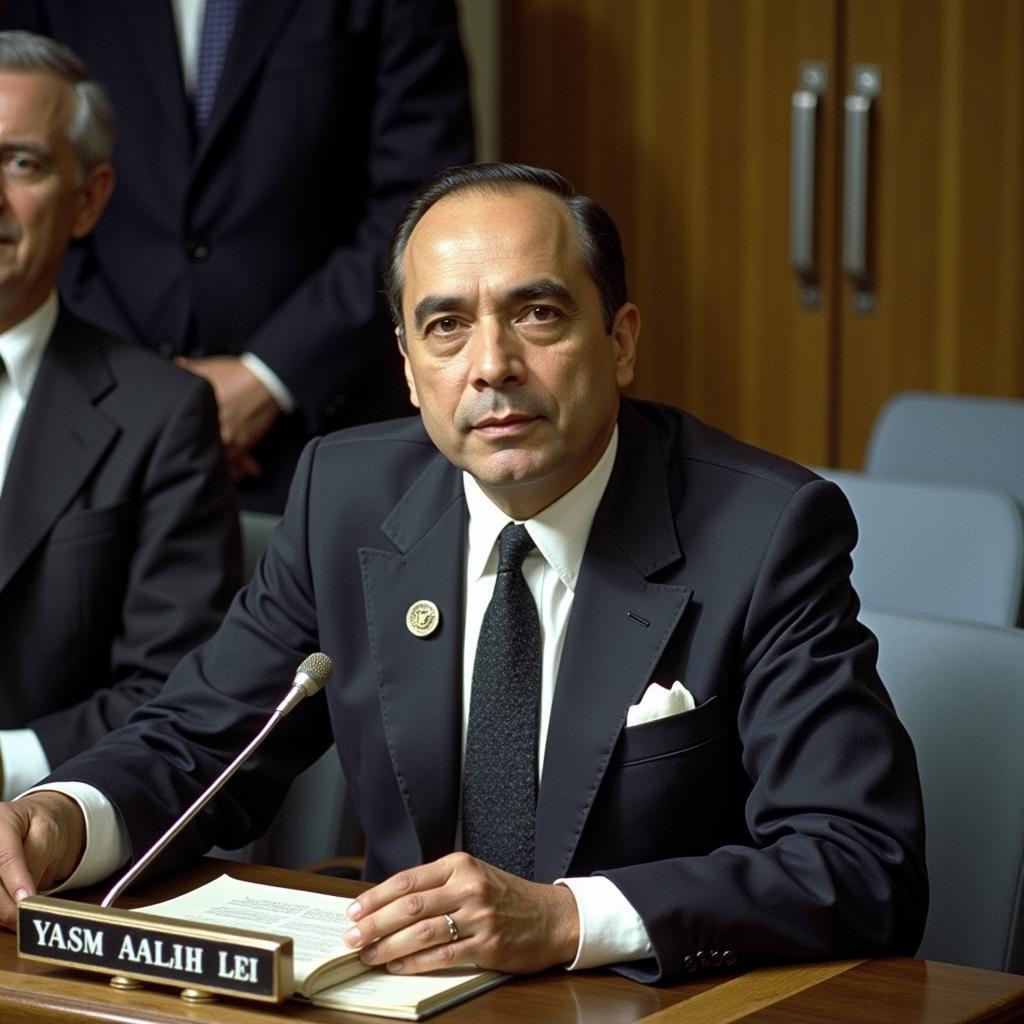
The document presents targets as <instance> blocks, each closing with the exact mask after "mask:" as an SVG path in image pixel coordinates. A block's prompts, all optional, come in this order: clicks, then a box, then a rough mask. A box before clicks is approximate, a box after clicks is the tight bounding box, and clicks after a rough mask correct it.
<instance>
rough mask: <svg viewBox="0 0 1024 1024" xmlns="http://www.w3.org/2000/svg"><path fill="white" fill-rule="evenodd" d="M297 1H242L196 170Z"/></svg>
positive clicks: (199, 148) (195, 166)
mask: <svg viewBox="0 0 1024 1024" xmlns="http://www.w3.org/2000/svg"><path fill="white" fill-rule="evenodd" d="M297 3H298V0H275V2H274V3H266V2H262V3H261V2H250V3H244V4H242V6H241V9H240V10H239V12H238V20H237V22H236V23H235V30H234V32H233V33H232V36H231V42H230V44H229V46H228V52H227V57H226V59H225V61H224V70H223V71H222V72H221V76H220V81H219V82H218V83H217V94H216V96H215V97H214V101H213V109H212V110H211V111H210V120H209V122H208V123H207V125H206V129H205V131H204V132H203V135H202V138H201V139H200V140H199V144H198V146H197V148H196V154H195V161H194V164H193V173H195V171H197V170H198V168H199V165H200V164H201V163H202V161H203V159H204V158H205V156H206V154H207V152H208V151H209V149H210V146H211V145H212V143H213V140H214V139H215V138H216V137H217V135H218V133H219V132H220V130H221V128H222V127H223V126H224V123H225V121H226V120H227V118H228V116H229V115H230V113H231V111H232V110H233V109H234V107H235V105H236V104H237V103H238V101H239V100H240V99H241V97H242V94H243V93H244V92H245V89H246V87H247V86H248V85H249V83H250V82H251V81H252V78H253V76H254V75H255V74H256V72H257V70H258V69H259V66H260V64H261V63H262V62H263V60H264V59H265V58H266V54H267V50H269V49H270V47H271V45H272V44H273V43H274V41H275V40H276V39H277V37H278V35H279V34H280V29H281V26H282V25H283V24H284V22H285V21H286V20H287V19H288V18H289V17H290V16H291V13H292V10H293V9H294V8H295V5H296V4H297Z"/></svg>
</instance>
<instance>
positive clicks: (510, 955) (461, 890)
mask: <svg viewBox="0 0 1024 1024" xmlns="http://www.w3.org/2000/svg"><path fill="white" fill-rule="evenodd" d="M349 914H350V916H351V917H352V918H353V919H354V920H355V921H356V922H357V924H356V927H355V928H352V929H351V930H350V931H349V932H348V933H347V934H346V936H345V941H346V942H348V944H349V945H350V946H354V947H362V954H361V958H362V960H363V962H364V963H367V964H373V965H376V966H381V965H387V969H388V970H389V971H392V972H393V973H395V974H418V973H420V972H421V971H434V970H438V969H439V968H443V967H451V966H454V965H456V964H471V963H472V964H476V965H477V966H478V967H483V968H493V969H495V970H499V971H507V972H509V973H512V974H527V973H530V972H533V971H541V970H544V969H545V968H547V967H553V966H554V965H556V964H568V963H571V962H572V961H573V959H574V958H575V956H576V949H577V946H578V945H579V915H578V914H577V912H576V901H575V898H574V897H573V895H572V892H571V891H570V890H569V889H567V888H566V887H565V886H564V885H541V884H538V883H537V882H528V881H525V880H523V879H522V878H518V877H517V876H515V875H510V874H508V873H506V872H504V871H499V870H498V869H497V868H495V867H492V866H491V865H490V864H485V863H484V862H483V861H481V860H477V859H476V858H475V857H471V856H470V855H469V854H468V853H450V854H448V855H447V856H446V857H442V858H441V859H440V860H436V861H433V862H432V863H430V864H424V865H422V866H421V867H416V868H410V869H409V870H408V871H401V872H399V873H398V874H396V875H393V876H392V877H391V878H389V879H387V881H384V882H381V883H380V885H377V886H374V888H372V889H368V890H367V891H366V892H364V893H360V895H359V898H358V904H353V905H352V906H351V907H350V908H349ZM445 915H448V917H450V918H451V920H452V921H453V922H454V925H455V927H456V928H457V930H458V931H457V935H458V937H457V938H455V939H454V940H453V937H452V934H451V931H450V929H449V926H448V921H447V920H446V918H445Z"/></svg>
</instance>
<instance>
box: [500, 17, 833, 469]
mask: <svg viewBox="0 0 1024 1024" xmlns="http://www.w3.org/2000/svg"><path fill="white" fill-rule="evenodd" d="M502 45H503V48H504V57H503V65H504V79H503V96H504V102H503V109H502V124H503V139H504V156H505V158H506V159H511V160H522V161H525V162H527V163H534V164H540V165H544V166H549V167H553V168H555V169H556V170H559V171H561V172H563V173H565V174H566V175H568V177H570V178H571V179H572V181H573V182H574V183H575V184H576V186H577V188H579V189H580V190H582V191H584V192H588V193H589V194H591V195H593V196H595V198H597V199H598V201H600V202H601V203H602V204H603V205H604V206H606V207H607V208H608V210H609V212H611V214H612V216H613V217H614V218H615V219H616V222H617V223H618V225H619V227H620V230H621V231H622V234H623V242H624V245H625V249H626V257H627V265H628V273H629V281H630V288H631V292H632V295H633V298H634V299H635V301H636V302H637V304H638V305H639V306H640V310H641V314H642V316H643V328H642V332H641V348H640V366H639V372H638V376H637V380H636V383H635V385H634V387H633V389H632V390H633V393H635V394H636V395H639V396H642V397H645V398H654V399H657V400H661V401H666V402H672V403H675V404H678V405H681V406H683V407H685V408H688V409H690V410H691V411H692V412H694V413H696V414H697V415H698V416H701V417H702V418H704V419H707V420H709V421H711V422H712V423H715V424H716V425H719V426H721V427H724V428H725V429H726V430H729V431H730V432H732V433H734V434H737V435H739V436H741V437H743V438H745V439H747V440H750V441H753V442H754V443H757V444H760V445H763V446H765V447H768V448H771V449H774V450H776V451H782V452H785V453H786V454H789V455H791V456H793V457H795V458H798V459H803V460H806V461H810V462H818V463H824V462H826V461H828V458H829V456H830V454H831V443H832V442H831V409H832V395H831V387H832V379H833V376H834V354H833V351H832V349H831V335H832V330H833V323H832V320H833V315H834V304H833V300H832V295H833V294H834V289H833V270H832V266H831V261H830V254H831V253H832V251H833V249H834V230H835V227H834V225H835V218H834V195H833V194H832V193H831V192H830V191H829V188H828V186H827V183H828V182H829V181H830V180H831V179H833V178H834V174H835V166H834V163H835V161H834V156H833V154H834V150H835V145H834V133H835V124H836V120H835V109H834V101H832V102H833V109H829V107H828V103H829V100H828V98H827V97H826V101H825V105H824V106H823V108H822V110H821V111H820V113H819V117H818V129H819V130H818V146H817V150H818V178H819V182H824V183H826V187H824V188H822V189H820V192H819V195H818V197H817V202H816V204H815V210H816V214H817V219H818V224H817V228H818V230H817V247H818V259H819V264H820V267H821V273H822V282H821V283H822V284H823V286H824V287H823V289H822V294H823V295H824V296H825V298H824V301H823V302H822V303H821V305H820V306H819V308H818V309H816V310H813V311H808V310H805V309H802V308H801V307H800V306H799V304H798V303H797V300H796V293H797V287H796V281H795V278H794V276H793V274H792V272H791V271H790V269H789V260H788V217H789V212H788V210H789V207H788V195H789V146H790V97H791V95H792V93H793V92H794V90H795V89H796V87H797V84H798V71H799V66H800V63H801V62H802V61H806V60H815V61H820V62H822V63H823V64H825V65H826V66H832V65H834V62H835V53H834V51H835V45H836V8H835V5H834V4H833V3H821V2H819V0H683V2H680V0H637V2H625V3H624V2H622V0H513V2H511V3H507V4H506V6H505V21H504V30H503V44H502Z"/></svg>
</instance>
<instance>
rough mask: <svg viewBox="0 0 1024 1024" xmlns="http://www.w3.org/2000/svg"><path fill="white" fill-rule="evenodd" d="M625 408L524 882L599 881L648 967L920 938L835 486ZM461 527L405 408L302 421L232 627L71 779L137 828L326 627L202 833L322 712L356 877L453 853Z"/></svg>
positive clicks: (262, 702)
mask: <svg viewBox="0 0 1024 1024" xmlns="http://www.w3.org/2000/svg"><path fill="white" fill-rule="evenodd" d="M620 431H621V433H620V446H619V451H618V455H617V458H616V462H615V466H614V469H613V473H612V477H611V480H610V482H609V484H608V488H607V490H606V492H605V495H604V497H603V499H602V501H601V504H600V507H599V509H598V512H597V515H596V518H595V521H594V525H593V527H592V530H591V534H590V538H589V541H588V545H587V548H586V553H585V556H584V559H583V564H582V567H581V572H580V577H579V582H578V587H577V590H576V594H575V599H574V604H573V609H572V615H571V619H570V622H569V626H568V633H567V636H566V640H565V646H564V650H563V654H562V659H561V664H560V668H559V673H558V680H557V686H556V691H555V696H554V703H553V707H552V711H551V720H550V728H549V733H548V740H547V748H546V754H545V761H544V770H543V778H542V782H541V787H540V795H539V800H538V806H537V827H536V828H537V830H536V878H537V879H538V880H541V881H551V880H553V879H554V878H556V877H558V876H560V875H574V874H586V873H591V872H603V873H605V874H607V875H608V876H609V877H611V878H612V880H613V881H614V882H615V883H616V885H618V886H619V888H620V889H621V890H622V891H623V892H624V893H625V895H626V896H627V897H628V898H629V900H630V901H631V902H632V904H633V906H634V907H636V909H637V910H638V911H639V913H640V915H641V916H642V918H643V920H644V923H645V925H646V926H647V929H648V931H649V933H650V936H651V939H652V941H653V944H654V949H655V958H654V960H652V961H650V962H641V963H638V964H633V965H627V966H625V967H623V968H622V969H623V970H625V971H626V972H628V973H631V974H633V975H634V976H636V977H639V978H642V979H644V980H656V979H660V978H668V977H672V976H673V975H678V974H679V973H681V972H682V971H684V970H686V969H687V968H688V966H689V967H694V966H696V965H697V964H698V958H697V954H698V953H700V952H701V951H703V952H704V953H706V954H708V958H709V959H713V960H714V961H715V962H717V960H718V957H712V954H715V953H717V954H719V956H725V954H727V953H728V952H729V951H732V952H733V953H735V954H736V956H737V958H738V962H739V963H740V964H741V965H742V964H747V963H749V962H751V961H752V960H758V959H766V958H797V957H799V958H804V957H837V956H845V955H860V954H869V953H880V952H884V951H900V952H905V953H909V952H913V950H914V949H915V948H916V944H917V942H918V940H919V937H920V933H921V929H922V927H923V922H924V914H925V908H926V904H927V883H926V879H925V870H924V863H923V835H922V832H923V826H922V815H921V803H920V793H919V787H918V780H917V773H916V766H915V759H914V753H913V749H912V747H911V744H910V741H909V739H908V737H907V735H906V733H905V732H904V730H903V728H902V727H901V725H900V723H899V722H898V721H897V719H896V716H895V714H894V713H893V710H892V706H891V704H890V702H889V699H888V697H887V695H886V693H885V691H884V689H883V687H882V685H881V683H880V682H879V679H878V677H877V675H876V672H875V655H876V644H875V641H874V638H873V637H872V636H871V635H870V634H869V633H868V631H867V630H866V629H865V628H864V627H863V626H862V625H860V624H859V622H858V621H857V611H858V603H857V600H856V597H855V595H854V593H853V591H852V589H851V587H850V580H849V574H850V564H851V563H850V556H849V553H850V549H851V547H852V545H853V544H854V542H855V536H856V531H855V527H854V523H853V518H852V515H851V513H850V510H849V506H848V505H847V503H846V501H845V499H844V498H843V496H842V494H841V492H840V491H839V490H838V488H836V487H835V486H834V485H833V484H831V483H827V482H825V481H822V480H821V479H820V478H818V477H816V476H815V475H814V474H812V473H810V472H809V471H807V470H805V469H803V468H801V467H798V466H795V465H793V464H791V463H787V462H785V461H783V460H781V459H778V458H775V457H773V456H770V455H767V454H766V453H764V452H760V451H757V450H756V449H753V448H750V447H748V446H746V445H742V444H740V443H738V442H736V441H734V440H732V439H730V438H728V437H726V436H725V435H723V434H721V433H719V432H717V431H715V430H713V429H711V428H709V427H707V426H705V425H703V424H701V423H700V422H699V421H697V420H695V419H693V418H692V417H690V416H688V415H686V414H684V413H680V412H678V411H676V410H672V409H668V408H665V407H661V406H654V405H647V404H640V403H635V404H631V403H627V404H625V405H624V406H623V410H622V413H621V416H620ZM465 537H466V503H465V498H464V494H463V488H462V481H461V475H460V473H459V472H458V471H457V470H456V469H455V468H454V467H453V466H452V465H451V464H450V463H449V462H448V461H447V460H446V459H445V458H443V457H442V456H441V455H440V453H438V452H437V450H436V449H435V448H434V447H433V445H432V444H431V442H430V441H429V439H428V438H427V436H426V435H425V433H424V431H423V429H422V426H421V424H420V423H419V421H418V420H404V421H398V422H395V423H392V424H386V425H381V426H378V427H372V428H366V427H364V428H357V429H356V430H353V431H345V432H342V433H340V434H337V435H334V436H332V437H329V438H327V439H324V440H322V441H320V442H314V443H313V444H312V445H311V446H310V447H309V448H308V449H307V451H306V453H305V454H304V456H303V458H302V460H301V462H300V465H299V469H298V471H297V474H296V478H295V483H294V488H293V491H292V495H291V499H290V503H289V508H288V512H287V514H286V517H285V519H284V521H283V524H282V526H281V527H280V528H279V529H278V531H277V533H276V534H275V537H274V538H273V540H272V543H271V545H270V548H269V550H268V552H267V554H266V556H265V558H264V559H263V561H262V563H261V565H260V567H259V568H258V569H257V572H256V575H255V578H254V580H253V582H252V584H251V585H250V586H249V587H248V588H247V589H246V590H244V591H242V593H241V594H240V596H239V598H238V599H237V600H236V602H235V604H234V606H233V608H232V610H231V612H230V613H229V615H228V618H227V620H226V622H225V625H224V627H223V628H222V629H221V630H220V631H219V632H218V633H217V634H216V635H215V636H214V638H213V639H212V640H211V641H210V642H209V643H208V644H206V645H205V646H204V647H203V648H202V649H201V650H200V651H198V652H196V654H195V655H193V656H191V657H190V658H189V659H187V660H186V662H185V663H184V664H183V665H182V666H181V667H180V669H179V670H178V671H176V672H175V673H174V675H173V676H172V678H171V680H170V681H169V683H168V685H167V686H166V687H165V688H164V690H163V692H162V693H161V695H160V698H159V700H158V701H156V702H154V703H153V704H150V705H148V706H147V707H146V708H144V709H143V710H142V712H141V713H140V715H139V716H138V718H137V720H136V722H135V725H134V727H133V728H132V729H130V730H127V731H122V732H121V733H118V734H114V735H113V736H111V737H109V738H108V741H107V743H106V744H104V745H103V746H102V747H100V748H98V749H97V750H96V751H95V752H94V753H93V754H91V755H86V758H85V759H83V760H82V761H79V762H78V763H76V764H73V765H71V766H67V768H66V770H65V772H64V773H63V776H64V777H67V778H85V779H87V780H88V781H90V782H92V783H94V784H96V785H98V786H99V788H100V789H101V790H103V791H104V792H106V793H107V794H108V795H109V796H110V797H111V798H112V799H113V801H114V803H115V804H116V806H117V807H118V809H119V811H120V813H121V815H122V816H123V819H124V820H125V821H126V822H129V823H130V826H131V836H132V842H133V844H134V846H135V849H136V850H142V849H144V848H145V847H146V846H147V845H149V844H150V843H151V841H152V840H153V839H155V838H156V836H157V835H158V834H159V832H160V831H161V830H162V829H163V828H164V827H165V826H166V824H167V821H168V817H169V814H168V806H170V807H171V808H173V807H176V806H181V807H183V806H185V805H186V804H187V803H188V802H189V801H190V800H191V799H192V798H193V796H194V795H195V794H196V792H197V791H198V790H199V788H200V787H201V786H202V785H204V784H205V782H207V781H208V780H210V779H212V778H213V777H214V776H215V775H216V773H217V771H218V770H219V769H220V768H221V767H222V765H223V763H224V762H225V761H226V760H227V759H228V758H229V757H230V756H231V754H232V753H233V752H234V751H236V750H237V749H239V748H240V747H241V746H242V745H243V743H244V742H245V740H246V739H247V738H248V737H249V736H250V735H252V734H254V733H255V732H256V730H257V728H258V726H259V724H260V723H261V722H262V720H263V718H264V717H265V715H266V713H267V709H268V708H271V707H272V706H273V705H274V704H275V703H276V701H277V700H278V699H279V696H280V693H281V689H282V686H283V684H285V683H286V682H287V680H288V678H290V675H291V673H292V672H293V671H294V667H295V665H296V664H297V663H298V661H299V659H300V658H301V657H302V656H303V655H305V654H307V653H308V652H310V651H312V650H316V649H322V650H324V651H325V652H326V653H327V654H329V655H330V656H331V657H332V658H333V659H334V662H335V666H336V668H335V673H334V677H333V678H332V679H331V681H330V682H329V683H328V684H327V687H326V689H325V691H323V692H322V693H321V694H319V695H317V697H316V698H314V699H312V700H309V701H307V702H306V703H305V705H303V706H300V708H299V710H298V711H297V712H295V713H294V715H293V716H291V717H290V718H289V719H286V720H285V722H284V723H283V725H282V726H281V727H280V728H279V731H278V732H277V734H275V735H273V736H272V737H271V739H270V740H269V741H268V743H267V744H266V745H265V746H264V747H263V748H262V749H261V751H260V752H259V753H258V755H257V757H256V758H255V759H254V761H253V762H251V764H250V766H249V768H248V769H247V770H246V771H245V772H243V773H242V775H241V777H239V778H237V779H236V781H235V784H233V786H232V787H231V789H230V791H229V792H226V793H225V794H224V795H223V799H221V800H219V802H218V804H217V807H216V810H215V811H214V812H211V813H210V814H208V815H206V816H204V817H203V818H202V820H201V821H200V823H199V827H198V829H197V830H196V831H195V833H194V834H193V835H192V836H191V837H190V840H189V842H190V843H191V844H192V849H193V850H198V849H200V848H202V847H204V846H206V845H208V844H210V843H213V842H215V841H216V842H218V843H220V844H221V845H226V844H230V843H231V842H233V841H235V842H237V841H240V840H242V839H244V838H245V837H246V835H248V834H249V832H251V831H255V830H258V829H259V828H260V827H262V825H263V824H264V823H265V821H266V820H267V818H268V817H269V815H270V814H271V813H272V812H273V808H274V804H275V801H274V800H273V799H272V798H273V797H274V796H278V797H280V796H281V795H283V792H284V787H285V786H286V785H287V782H288V779H289V778H290V777H291V775H292V774H293V773H294V772H295V771H297V770H298V769H299V768H301V767H302V766H303V765H305V764H307V763H309V762H310V761H311V760H312V759H313V758H314V757H315V756H316V755H317V754H318V752H319V751H320V750H322V749H323V747H324V745H325V744H327V743H328V742H330V735H331V732H332V730H333V734H334V736H335V737H336V741H337V746H338V750H339V753H340V755H341V759H342V762H343V765H344V769H345V775H346V778H347V780H348V783H349V785H350V786H351V788H352V792H353V796H354V799H355V801H356V804H357V807H358V811H359V814H360V816H361V818H362V822H363V825H364V827H365V830H366V838H367V844H368V851H367V871H368V875H369V877H370V878H373V879H379V878H381V877H383V876H386V875H388V874H390V873H391V872H394V871H396V870H398V869H400V868H402V867H405V866H408V865H412V864H416V863H419V862H421V861H426V860H430V859H432V858H436V857H438V856H441V855H442V854H444V853H446V852H448V851H450V850H451V849H452V846H453V842H454V839H455V834H456V823H457V816H458V798H459V771H460V768H459V764H460V744H461V664H462V661H461V659H462V608H463V576H464V568H463V565H464V562H463V554H464V545H465ZM423 598H428V599H430V600H432V601H434V603H435V604H436V605H437V606H438V608H439V609H440V611H441V626H440V628H439V629H438V630H437V631H436V632H435V633H433V634H432V635H430V636H429V637H426V638H420V637H416V636H413V635H412V634H411V633H410V632H409V631H408V629H407V628H406V625H405V616H406V611H407V609H408V608H409V606H410V605H411V604H413V603H414V602H415V601H417V600H420V599H423ZM676 679H678V680H681V681H682V682H683V683H684V684H685V685H686V686H687V687H688V688H689V689H690V690H691V692H692V693H693V694H694V696H695V698H696V700H697V702H698V705H699V706H698V708H697V709H696V710H694V711H691V712H689V713H687V714H683V715H680V716H677V717H673V718H669V719H664V720H662V721H658V722H653V723H650V724H647V725H643V726H638V727H634V728H631V729H626V728H625V727H624V723H625V718H626V712H627V709H628V707H629V706H630V705H631V704H633V703H635V702H637V701H638V700H639V699H640V697H641V695H642V694H643V693H644V691H645V689H646V688H647V686H648V684H649V683H651V682H652V681H655V682H660V683H663V684H665V685H671V683H672V682H673V681H674V680H676ZM325 712H326V713H325ZM218 746H219V747H220V749H219V750H218V749H217V748H218ZM156 750H159V754H156V753H155V751H156ZM185 763H189V764H194V770H193V771H190V772H187V773H185V772H183V771H182V768H181V766H182V765H183V764H185ZM126 767H128V768H129V769H130V770H128V771H125V770H124V769H125V768H126ZM139 777H143V778H145V780H146V781H145V784H143V785H140V784H139V782H138V778H139ZM726 959H730V960H731V959H732V958H731V957H726Z"/></svg>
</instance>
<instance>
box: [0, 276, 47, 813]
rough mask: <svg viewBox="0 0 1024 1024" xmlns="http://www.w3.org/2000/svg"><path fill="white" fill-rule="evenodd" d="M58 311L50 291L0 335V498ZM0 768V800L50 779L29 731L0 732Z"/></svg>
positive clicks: (42, 758)
mask: <svg viewBox="0 0 1024 1024" xmlns="http://www.w3.org/2000/svg"><path fill="white" fill-rule="evenodd" d="M58 308H59V306H58V302H57V293H56V292H55V291H51V292H50V294H49V295H48V296H47V297H46V299H45V300H44V302H43V304H42V305H41V306H39V308H38V309H36V311H35V312H34V313H31V314H29V315H28V316H27V317H26V318H25V319H24V320H22V321H21V323H18V324H15V325H14V326H13V327H11V328H10V329H8V330H6V331H4V332H3V333H2V334H0V358H2V359H3V362H4V366H5V367H6V373H4V374H2V375H0V493H2V492H3V488H4V484H5V483H6V482H7V467H8V466H9V465H10V462H11V454H12V453H13V451H14V444H15V441H16V440H17V437H18V430H19V428H20V427H21V418H22V416H23V414H24V412H25V406H26V404H27V403H28V396H29V394H30V393H31V391H32V385H33V384H34V383H35V379H36V374H37V373H38V372H39V364H40V363H41V362H42V361H43V353H44V352H45V351H46V343H47V342H48V341H49V340H50V335H51V334H52V333H53V325H54V324H55V323H56V322H57V312H58ZM0 764H3V767H4V772H3V775H4V785H3V792H2V793H0V799H3V800H10V799H11V798H12V797H13V796H14V795H15V794H16V793H20V792H22V790H24V789H26V788H27V787H28V786H31V785H32V784H33V783H34V782H38V781H39V780H40V779H41V778H43V777H44V776H46V775H49V773H50V762H49V761H48V760H47V757H46V754H45V753H44V752H43V747H42V744H41V743H40V742H39V737H38V736H36V734H35V731H34V730H32V729H3V730H0Z"/></svg>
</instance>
